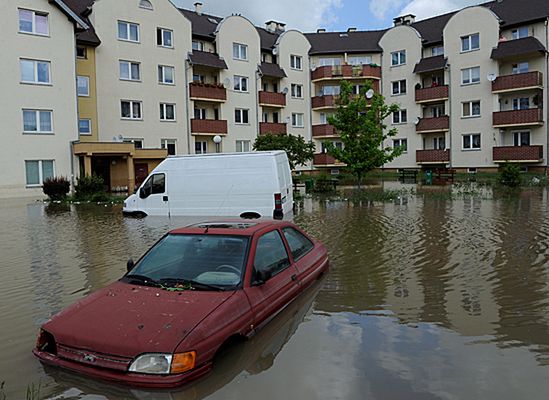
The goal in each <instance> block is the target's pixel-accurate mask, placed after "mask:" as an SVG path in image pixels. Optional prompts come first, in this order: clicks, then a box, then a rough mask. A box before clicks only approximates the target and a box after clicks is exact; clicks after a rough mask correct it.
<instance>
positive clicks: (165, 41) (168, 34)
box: [156, 28, 173, 48]
mask: <svg viewBox="0 0 549 400" xmlns="http://www.w3.org/2000/svg"><path fill="white" fill-rule="evenodd" d="M156 44H157V45H158V46H162V47H169V48H172V47H173V31H171V30H169V29H164V28H156Z"/></svg>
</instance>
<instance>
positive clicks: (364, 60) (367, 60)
mask: <svg viewBox="0 0 549 400" xmlns="http://www.w3.org/2000/svg"><path fill="white" fill-rule="evenodd" d="M347 62H348V63H349V64H350V65H369V64H371V63H372V57H370V56H364V57H349V58H348V59H347Z"/></svg>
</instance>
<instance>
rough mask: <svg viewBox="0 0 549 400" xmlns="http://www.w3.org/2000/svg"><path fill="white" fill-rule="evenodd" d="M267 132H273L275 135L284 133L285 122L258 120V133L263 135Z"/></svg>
mask: <svg viewBox="0 0 549 400" xmlns="http://www.w3.org/2000/svg"><path fill="white" fill-rule="evenodd" d="M267 133H273V134H277V135H285V134H286V133H287V131H286V124H281V123H274V122H260V123H259V134H260V135H265V134H267Z"/></svg>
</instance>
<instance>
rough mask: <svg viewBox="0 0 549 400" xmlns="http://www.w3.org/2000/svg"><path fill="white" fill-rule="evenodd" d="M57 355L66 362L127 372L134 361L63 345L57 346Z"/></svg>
mask: <svg viewBox="0 0 549 400" xmlns="http://www.w3.org/2000/svg"><path fill="white" fill-rule="evenodd" d="M57 355H58V356H59V357H61V358H64V359H66V360H70V361H74V362H78V363H80V364H85V365H88V366H91V367H97V368H108V369H113V370H117V371H127V370H128V368H129V366H130V363H131V362H132V359H131V358H128V357H121V356H115V355H111V354H103V353H97V352H93V351H89V350H82V349H77V348H75V347H70V346H65V345H62V344H58V345H57Z"/></svg>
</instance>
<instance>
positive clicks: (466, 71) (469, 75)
mask: <svg viewBox="0 0 549 400" xmlns="http://www.w3.org/2000/svg"><path fill="white" fill-rule="evenodd" d="M474 70H478V80H476V81H473V71H474ZM466 74H467V76H466ZM466 81H467V82H466ZM479 83H480V67H470V68H463V69H462V70H461V85H462V86H467V85H478V84H479Z"/></svg>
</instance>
